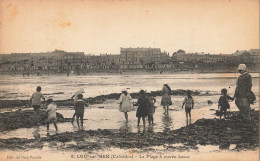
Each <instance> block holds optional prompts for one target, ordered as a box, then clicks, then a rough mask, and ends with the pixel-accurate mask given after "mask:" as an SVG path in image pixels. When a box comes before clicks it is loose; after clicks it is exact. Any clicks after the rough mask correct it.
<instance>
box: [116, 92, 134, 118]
mask: <svg viewBox="0 0 260 161" xmlns="http://www.w3.org/2000/svg"><path fill="white" fill-rule="evenodd" d="M131 100H132V97H131V96H130V94H128V93H127V91H126V90H122V94H121V96H120V98H119V103H120V108H119V111H121V112H124V114H125V120H126V122H128V114H127V112H129V111H131V110H132V109H133V105H132V102H131Z"/></svg>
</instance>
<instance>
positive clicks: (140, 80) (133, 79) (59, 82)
mask: <svg viewBox="0 0 260 161" xmlns="http://www.w3.org/2000/svg"><path fill="white" fill-rule="evenodd" d="M238 75H239V74H238V73H217V74H167V75H102V76H100V75H84V76H73V75H72V76H70V77H67V76H66V75H64V76H62V75H59V76H57V75H50V76H39V77H36V76H32V77H29V78H28V77H22V76H20V75H17V76H3V77H1V78H0V86H1V90H0V99H14V98H15V99H29V97H30V96H31V94H32V93H33V92H34V91H35V89H36V87H37V86H42V89H43V90H42V93H43V94H48V95H54V96H55V97H54V99H69V98H70V97H71V95H73V94H74V93H75V92H76V91H77V90H78V89H80V88H84V89H85V91H86V93H84V97H94V96H97V95H101V94H109V93H118V92H120V91H121V89H123V88H130V89H129V92H137V91H139V90H140V89H145V90H147V91H155V90H160V89H161V88H162V85H163V84H169V86H170V87H171V88H172V89H191V90H201V91H214V93H216V92H217V93H220V90H221V89H222V88H227V89H228V92H229V93H230V94H233V92H234V89H235V86H236V79H237V76H238ZM252 76H253V77H255V78H253V90H254V92H255V93H257V94H258V92H259V90H258V88H259V74H256V73H253V74H252ZM229 87H230V88H229Z"/></svg>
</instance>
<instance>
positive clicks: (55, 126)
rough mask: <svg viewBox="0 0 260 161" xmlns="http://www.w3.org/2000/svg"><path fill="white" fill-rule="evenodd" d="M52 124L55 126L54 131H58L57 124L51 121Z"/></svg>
mask: <svg viewBox="0 0 260 161" xmlns="http://www.w3.org/2000/svg"><path fill="white" fill-rule="evenodd" d="M53 124H54V127H55V129H56V131H58V127H57V124H56V123H53Z"/></svg>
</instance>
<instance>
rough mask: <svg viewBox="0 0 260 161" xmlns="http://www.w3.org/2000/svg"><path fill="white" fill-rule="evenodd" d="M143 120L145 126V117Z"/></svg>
mask: <svg viewBox="0 0 260 161" xmlns="http://www.w3.org/2000/svg"><path fill="white" fill-rule="evenodd" d="M142 119H143V125H144V126H145V117H142Z"/></svg>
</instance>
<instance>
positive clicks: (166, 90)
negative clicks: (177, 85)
mask: <svg viewBox="0 0 260 161" xmlns="http://www.w3.org/2000/svg"><path fill="white" fill-rule="evenodd" d="M162 93H163V96H162V100H161V105H162V106H163V108H164V110H165V112H164V113H165V114H166V113H168V110H169V106H170V105H172V101H171V96H170V94H171V88H170V87H169V86H168V85H167V84H164V85H163V88H162Z"/></svg>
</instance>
